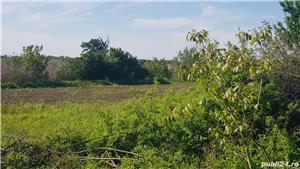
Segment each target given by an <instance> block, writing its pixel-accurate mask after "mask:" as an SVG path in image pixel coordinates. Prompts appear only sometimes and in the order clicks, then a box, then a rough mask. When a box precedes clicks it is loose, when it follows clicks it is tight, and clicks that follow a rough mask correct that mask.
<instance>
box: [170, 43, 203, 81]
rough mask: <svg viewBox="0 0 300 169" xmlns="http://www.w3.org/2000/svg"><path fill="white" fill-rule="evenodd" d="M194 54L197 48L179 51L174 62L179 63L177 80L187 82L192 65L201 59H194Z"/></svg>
mask: <svg viewBox="0 0 300 169" xmlns="http://www.w3.org/2000/svg"><path fill="white" fill-rule="evenodd" d="M194 52H196V48H194V47H192V48H185V49H184V50H183V51H179V52H178V54H177V56H176V57H175V58H174V60H175V61H176V62H177V63H178V64H177V68H176V72H177V79H178V80H182V81H186V80H187V77H188V74H189V70H190V68H191V67H192V65H193V64H194V63H195V62H197V61H198V60H199V58H195V57H194Z"/></svg>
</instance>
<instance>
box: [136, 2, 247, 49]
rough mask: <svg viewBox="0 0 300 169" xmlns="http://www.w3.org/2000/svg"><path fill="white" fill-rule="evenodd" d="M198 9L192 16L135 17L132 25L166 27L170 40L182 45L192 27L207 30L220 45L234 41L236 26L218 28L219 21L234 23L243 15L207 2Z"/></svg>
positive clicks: (184, 44) (184, 43)
mask: <svg viewBox="0 0 300 169" xmlns="http://www.w3.org/2000/svg"><path fill="white" fill-rule="evenodd" d="M200 11H201V12H200V14H199V15H198V16H195V17H192V18H187V17H173V18H162V19H153V18H152V19H146V18H136V19H134V20H133V25H134V26H139V27H151V28H160V29H162V28H164V29H167V30H168V33H167V34H168V37H169V38H170V41H171V42H173V43H178V44H181V45H182V47H184V46H186V45H188V43H186V42H185V36H186V34H187V33H188V32H189V31H191V29H192V28H195V29H197V30H201V29H206V30H208V31H209V33H210V35H211V37H212V38H213V39H215V40H217V41H219V42H220V43H221V44H222V45H224V44H226V43H227V41H232V42H236V37H235V33H236V31H237V28H235V27H234V26H231V27H230V28H220V27H219V24H220V22H228V23H234V21H238V20H240V19H242V18H243V17H244V16H243V15H240V14H237V13H234V12H232V11H227V10H223V9H219V8H216V7H215V6H212V5H208V4H204V5H202V6H201V10H200ZM175 28H180V30H175ZM172 29H173V30H172Z"/></svg>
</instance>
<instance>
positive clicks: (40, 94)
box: [1, 83, 197, 168]
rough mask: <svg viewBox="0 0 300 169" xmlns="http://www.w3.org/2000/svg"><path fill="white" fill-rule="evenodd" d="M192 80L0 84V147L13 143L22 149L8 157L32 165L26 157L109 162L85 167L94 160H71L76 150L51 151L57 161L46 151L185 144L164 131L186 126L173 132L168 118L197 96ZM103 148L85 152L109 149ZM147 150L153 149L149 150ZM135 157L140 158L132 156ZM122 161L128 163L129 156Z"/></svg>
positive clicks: (64, 165) (64, 162)
mask: <svg viewBox="0 0 300 169" xmlns="http://www.w3.org/2000/svg"><path fill="white" fill-rule="evenodd" d="M192 86H193V85H192V84H191V83H178V84H172V85H158V86H154V85H139V86H94V87H85V88H55V89H51V88H42V89H7V90H6V89H5V90H2V121H1V122H2V125H1V147H4V149H6V148H7V147H11V146H12V147H11V148H10V149H12V150H11V151H18V153H17V154H9V155H5V162H6V163H9V164H8V166H14V167H17V168H18V167H21V168H22V167H23V166H25V165H26V166H27V165H28V166H29V164H28V163H27V162H28V161H31V164H30V165H31V166H42V165H40V164H34V163H32V162H33V161H44V162H45V165H46V166H49V165H50V166H52V167H50V168H78V167H79V166H80V167H83V168H99V167H100V166H101V167H104V168H106V167H105V166H106V165H102V163H101V161H100V163H96V164H95V165H93V167H87V165H89V163H90V161H88V162H87V163H82V162H80V163H79V164H78V165H77V163H78V158H79V157H78V156H76V159H77V160H76V162H75V164H76V165H75V164H74V161H72V162H70V161H69V160H72V158H71V157H73V156H70V155H68V154H67V155H66V156H64V157H62V156H61V155H57V156H55V157H53V158H58V159H56V160H54V159H53V160H54V162H55V163H53V162H51V160H50V161H49V160H43V158H44V157H43V155H45V154H46V155H47V154H48V155H49V152H50V154H51V152H59V153H58V154H60V153H61V152H72V153H74V152H76V151H82V150H86V149H93V148H95V147H103V146H104V147H113V148H118V149H121V150H128V151H133V150H134V149H135V148H137V150H134V151H137V152H138V147H139V145H141V146H151V147H153V146H154V144H155V145H156V144H161V145H162V146H163V145H164V144H166V142H170V141H171V142H172V144H177V143H176V142H178V143H180V144H181V142H183V141H182V140H178V139H176V137H175V136H174V137H170V136H169V135H170V133H169V132H166V131H169V130H170V131H172V133H174V134H175V133H176V132H180V133H181V134H183V133H182V132H187V131H184V130H185V129H184V128H183V127H182V128H179V126H180V125H183V124H181V123H178V124H177V127H176V128H177V129H176V128H175V130H176V132H175V130H174V129H172V128H168V125H166V123H167V121H168V120H167V119H168V117H170V115H171V113H172V111H173V110H174V108H180V107H182V106H185V105H186V104H187V101H191V99H188V98H195V100H196V99H197V96H196V95H195V96H191V95H190V94H191V92H188V91H189V89H190V88H191V87H192ZM174 125H175V123H174ZM175 126H176V125H175ZM173 130H174V131H173ZM161 132H164V133H161ZM186 134H187V133H186ZM183 136H184V134H183ZM166 138H167V140H166ZM170 139H171V140H170ZM172 139H175V140H172ZM86 140H88V141H86ZM82 142H83V144H82ZM78 143H80V144H78ZM148 144H149V145H148ZM152 144H153V145H152ZM22 146H23V147H22ZM177 146H180V145H177ZM36 149H37V150H36ZM33 150H34V151H33ZM142 150H143V151H142V152H139V153H140V154H142V153H147V151H144V148H143V149H142ZM151 151H152V150H151ZM157 152H160V151H158V150H157ZM99 153H100V152H98V153H96V154H94V153H93V152H90V153H88V154H87V155H93V156H103V155H105V153H104V154H101V153H100V154H99ZM50 156H51V155H50ZM147 156H149V154H145V157H147ZM150 156H152V155H150ZM126 157H127V156H126ZM151 158H152V157H151ZM10 159H11V160H10ZM132 160H133V161H131V162H133V163H136V162H134V161H135V159H134V158H133V159H132ZM60 161H61V162H60ZM79 161H80V160H79ZM131 162H130V163H131ZM159 163H160V162H159ZM73 164H74V166H73ZM137 164H138V163H137ZM149 164H150V163H149ZM155 164H157V162H151V166H152V165H155ZM69 165H72V166H69ZM118 165H119V164H118ZM122 165H125V166H126V165H127V162H124V163H123V164H122ZM128 165H129V164H128ZM130 165H131V164H130ZM143 165H144V164H143ZM158 166H161V164H159V165H158ZM152 167H153V166H152ZM125 168H126V167H125ZM150 168H151V167H150Z"/></svg>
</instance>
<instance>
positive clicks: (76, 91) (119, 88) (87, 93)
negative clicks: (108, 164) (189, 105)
mask: <svg viewBox="0 0 300 169" xmlns="http://www.w3.org/2000/svg"><path fill="white" fill-rule="evenodd" d="M189 86H191V84H190V83H175V84H172V85H159V86H158V90H159V92H158V94H159V95H162V94H163V93H164V92H167V91H170V92H175V91H178V90H180V89H186V88H187V87H189ZM153 89H154V86H153V85H113V86H91V87H62V88H23V89H3V90H2V96H1V99H2V101H1V102H2V104H16V103H18V104H19V103H37V102H39V103H40V102H44V103H57V102H58V103H61V102H72V103H83V102H94V101H97V102H99V101H102V102H119V101H123V100H126V99H129V98H135V97H142V96H144V95H145V94H146V93H147V92H151V91H152V90H153Z"/></svg>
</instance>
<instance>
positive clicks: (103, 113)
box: [1, 1, 300, 169]
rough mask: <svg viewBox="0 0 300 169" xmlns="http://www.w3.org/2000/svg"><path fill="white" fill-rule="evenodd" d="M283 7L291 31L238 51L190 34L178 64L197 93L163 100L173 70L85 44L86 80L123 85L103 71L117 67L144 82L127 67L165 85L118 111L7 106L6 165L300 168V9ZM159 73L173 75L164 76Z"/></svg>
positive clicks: (269, 31)
mask: <svg viewBox="0 0 300 169" xmlns="http://www.w3.org/2000/svg"><path fill="white" fill-rule="evenodd" d="M280 4H281V6H282V7H283V10H284V11H285V13H286V17H285V21H284V22H283V23H277V24H275V25H270V24H269V23H267V22H264V23H263V26H262V27H260V28H255V29H253V30H252V31H248V32H245V31H240V32H238V33H237V37H238V40H239V41H238V43H237V44H232V43H230V42H229V43H228V44H227V47H226V48H221V47H219V43H218V42H216V41H214V40H213V39H210V38H209V32H208V31H206V30H200V31H197V30H192V31H191V32H189V33H188V35H187V40H188V41H191V42H193V43H194V44H195V46H194V47H193V48H192V49H187V50H186V51H184V52H183V53H181V54H180V55H179V57H178V58H177V60H185V61H184V62H182V65H181V66H179V65H178V64H177V66H178V67H181V69H180V70H182V72H180V71H179V70H178V71H177V72H178V73H179V74H181V76H180V77H182V80H185V79H189V80H192V81H193V82H194V86H193V87H191V88H188V89H185V90H180V91H178V92H177V93H176V94H174V93H173V92H170V93H164V95H163V96H162V97H161V95H160V93H161V91H159V90H158V81H157V80H155V79H161V80H165V79H164V78H165V77H168V78H169V77H171V73H170V72H168V71H166V69H167V63H165V61H163V62H162V63H159V61H157V60H155V61H154V62H148V63H147V62H146V63H145V65H144V66H142V65H139V62H138V61H137V60H136V59H134V58H133V57H131V56H130V55H129V54H128V53H126V52H123V51H122V50H121V49H114V48H108V41H107V40H106V41H103V40H102V39H94V40H91V41H90V42H87V43H83V44H82V46H83V49H84V50H83V53H82V57H81V58H79V59H78V61H80V60H81V61H82V63H81V62H80V64H79V65H81V66H82V68H84V67H85V66H84V65H90V66H89V68H93V70H95V69H97V71H98V73H94V72H93V71H92V70H90V69H83V70H84V71H83V72H81V71H80V73H79V75H82V74H81V73H86V74H85V75H84V76H83V77H86V78H87V79H88V80H92V79H98V78H100V79H105V78H108V79H109V80H116V79H113V77H117V76H109V74H102V73H103V72H102V71H105V70H104V69H103V67H102V66H105V65H106V64H110V63H111V65H115V66H117V67H118V68H117V69H116V70H118V69H120V70H123V72H124V73H125V74H123V75H122V77H120V78H121V80H129V81H130V80H133V79H136V78H138V77H143V78H144V76H139V75H137V74H134V73H133V74H131V73H132V72H131V71H133V70H132V69H128V68H127V67H126V65H127V64H125V65H123V64H122V63H125V61H126V63H130V64H133V65H138V66H137V67H134V66H133V67H134V68H135V69H141V70H142V69H143V70H150V71H149V72H148V73H150V77H153V78H154V77H156V78H154V82H155V83H154V85H153V86H152V90H151V91H148V92H144V93H143V95H144V97H140V98H131V99H128V100H125V101H122V102H117V103H111V104H107V103H104V102H96V101H95V102H92V103H68V102H61V103H56V104H46V103H28V104H21V105H15V104H4V105H2V113H3V115H2V133H1V134H2V143H1V144H2V150H1V155H2V161H1V162H2V163H1V165H2V166H3V167H6V168H100V167H102V168H105V167H112V168H114V167H119V168H228V169H231V168H246V169H254V168H261V167H262V162H269V163H272V162H276V161H284V162H287V163H288V165H291V167H294V168H296V167H299V161H300V93H299V90H300V86H299V85H300V69H299V68H300V41H299V34H300V33H299V30H300V13H299V11H300V1H283V2H281V3H280ZM97 43H100V44H101V45H93V44H97ZM37 49H40V48H39V47H38V48H37ZM29 51H32V50H29ZM37 51H39V50H37ZM111 53H114V54H111ZM189 53H190V54H191V55H190V54H189ZM185 55H186V56H187V58H185ZM182 57H183V58H182ZM122 58H123V59H124V62H123V61H122ZM191 60H192V61H191ZM127 61H128V62H127ZM43 63H44V62H43ZM70 65H72V64H70ZM157 67H159V68H163V69H162V70H163V71H161V73H166V74H165V75H164V76H162V77H160V76H158V75H159V74H161V73H159V74H156V73H155V72H153V71H154V70H156V69H158V68H157ZM125 70H126V71H127V72H126V71H125ZM151 70H153V71H151ZM168 70H169V69H168ZM71 72H72V71H71ZM88 72H90V73H88ZM101 72H102V73H101ZM130 72H131V73H130ZM133 72H134V71H133ZM111 73H112V74H113V73H116V72H111ZM119 73H120V72H119ZM126 73H128V74H126ZM127 75H128V76H127ZM129 75H130V76H129ZM72 76H73V75H72ZM100 76H101V77H100ZM94 77H95V78H94ZM120 78H117V79H118V80H120ZM122 78H123V79H122Z"/></svg>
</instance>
